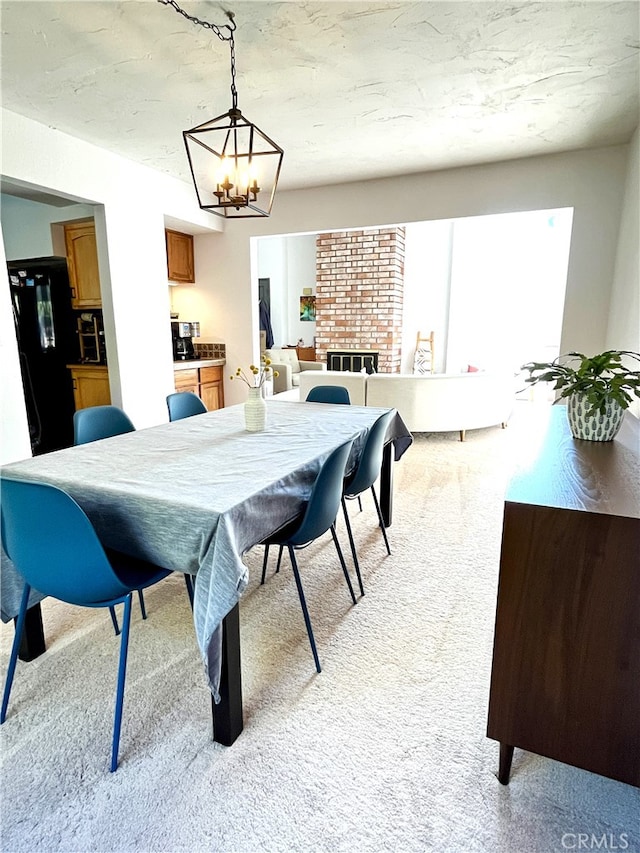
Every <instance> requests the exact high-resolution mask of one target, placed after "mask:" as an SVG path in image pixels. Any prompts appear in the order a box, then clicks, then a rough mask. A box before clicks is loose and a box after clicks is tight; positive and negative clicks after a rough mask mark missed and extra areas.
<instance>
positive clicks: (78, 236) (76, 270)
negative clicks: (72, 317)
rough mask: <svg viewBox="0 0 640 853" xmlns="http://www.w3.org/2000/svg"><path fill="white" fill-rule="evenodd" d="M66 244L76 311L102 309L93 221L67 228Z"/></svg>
mask: <svg viewBox="0 0 640 853" xmlns="http://www.w3.org/2000/svg"><path fill="white" fill-rule="evenodd" d="M64 241H65V246H66V252H67V266H68V267H69V284H70V286H71V304H72V306H73V307H74V308H101V307H102V294H101V292H100V273H99V271H98V252H97V249H96V228H95V223H94V221H93V219H87V220H84V221H82V222H71V223H68V224H67V225H65V226H64Z"/></svg>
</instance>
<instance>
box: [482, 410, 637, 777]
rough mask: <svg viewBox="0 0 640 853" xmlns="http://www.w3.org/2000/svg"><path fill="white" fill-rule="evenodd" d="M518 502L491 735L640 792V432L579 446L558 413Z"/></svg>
mask: <svg viewBox="0 0 640 853" xmlns="http://www.w3.org/2000/svg"><path fill="white" fill-rule="evenodd" d="M542 431H543V432H544V435H541V436H540V438H541V441H540V445H539V448H538V449H537V450H535V451H533V452H532V454H531V459H530V460H529V461H528V462H526V463H525V464H523V465H522V468H521V470H520V471H519V472H518V474H516V476H515V477H514V478H513V480H512V482H511V484H510V486H509V489H508V491H507V495H506V499H505V506H504V525H503V533H502V550H501V557H500V579H499V587H498V601H497V609H496V623H495V636H494V648H493V665H492V671H491V692H490V698H489V716H488V725H487V735H488V737H490V738H493V739H494V740H497V741H499V742H500V766H499V771H498V779H499V780H500V781H501V782H502V783H503V784H507V782H508V781H509V775H510V770H511V760H512V756H513V750H514V747H518V748H522V749H525V750H528V751H530V752H534V753H537V754H539V755H543V756H546V757H548V758H553V759H556V760H558V761H562V762H564V763H566V764H570V765H573V766H575V767H580V768H583V769H585V770H590V771H592V772H594V773H599V774H601V775H603V776H607V777H610V778H612V779H616V780H618V781H621V782H626V783H629V784H631V785H637V786H640V461H639V456H640V428H639V421H638V419H637V418H635V417H633V416H632V415H631V414H630V413H629V412H627V413H626V415H625V418H624V421H623V424H622V428H621V430H620V432H619V434H618V436H617V437H616V438H615V439H614V441H612V442H591V441H581V440H576V439H573V438H572V437H571V434H570V432H569V428H568V424H567V420H566V409H565V407H564V406H553V407H552V408H551V410H550V412H549V419H548V421H547V422H546V423H545V424H544V427H543V429H542Z"/></svg>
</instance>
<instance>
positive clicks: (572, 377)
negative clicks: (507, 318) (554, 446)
mask: <svg viewBox="0 0 640 853" xmlns="http://www.w3.org/2000/svg"><path fill="white" fill-rule="evenodd" d="M632 360H635V361H638V362H640V354H639V353H637V352H631V351H629V350H607V351H606V352H603V353H600V354H599V355H594V356H591V357H587V356H586V355H584V354H583V353H581V352H570V353H567V354H566V355H559V356H558V357H557V358H555V359H554V360H553V361H547V362H540V361H532V362H529V363H528V364H523V365H522V368H521V369H522V370H526V371H528V373H529V376H528V377H527V378H526V379H525V382H526V383H527V384H529V385H535V384H536V383H538V382H553V383H555V384H554V385H553V388H554V390H556V391H560V392H561V393H560V396H559V398H558V399H563V398H566V399H567V419H568V421H569V428H570V429H571V434H572V435H573V437H574V438H583V439H587V440H588V441H611V440H612V439H613V438H614V437H615V436H616V435H617V433H618V430H619V429H620V426H621V425H622V419H623V417H624V413H625V410H626V409H627V408H628V407H629V404H630V403H631V402H633V397H634V396H636V397H640V370H631V369H630V368H629V367H628V366H627V364H628V362H629V361H632Z"/></svg>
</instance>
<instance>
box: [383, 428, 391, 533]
mask: <svg viewBox="0 0 640 853" xmlns="http://www.w3.org/2000/svg"><path fill="white" fill-rule="evenodd" d="M380 511H381V512H382V520H383V521H384V526H385V527H390V526H391V522H392V521H393V443H392V442H390V441H389V442H388V443H387V444H385V446H384V452H383V454H382V470H381V471H380Z"/></svg>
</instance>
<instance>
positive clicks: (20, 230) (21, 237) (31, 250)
mask: <svg viewBox="0 0 640 853" xmlns="http://www.w3.org/2000/svg"><path fill="white" fill-rule="evenodd" d="M93 212H94V211H93V205H89V204H70V205H68V206H66V207H53V206H52V205H50V204H40V203H38V202H35V201H29V200H27V199H23V198H15V197H13V196H10V195H4V194H3V195H2V196H0V216H1V217H2V236H3V238H4V249H5V254H6V257H7V260H8V261H21V260H26V259H27V258H48V257H51V256H52V255H57V254H58V253H57V252H56V251H55V248H54V245H53V241H52V239H51V223H52V222H68V221H69V220H71V219H88V218H90V217H92V216H93ZM63 256H64V252H63V254H62V255H61V257H63Z"/></svg>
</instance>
